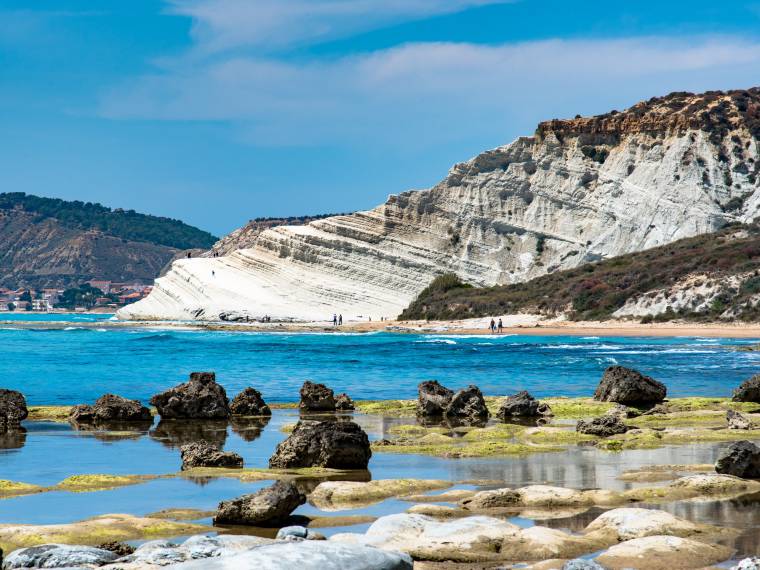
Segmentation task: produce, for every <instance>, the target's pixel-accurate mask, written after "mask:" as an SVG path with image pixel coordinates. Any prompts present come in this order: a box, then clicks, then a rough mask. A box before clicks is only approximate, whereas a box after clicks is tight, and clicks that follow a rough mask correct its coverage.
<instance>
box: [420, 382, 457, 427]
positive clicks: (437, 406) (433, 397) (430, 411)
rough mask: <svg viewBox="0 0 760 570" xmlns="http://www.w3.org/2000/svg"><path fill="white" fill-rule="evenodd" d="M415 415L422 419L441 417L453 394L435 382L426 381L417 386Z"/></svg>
mask: <svg viewBox="0 0 760 570" xmlns="http://www.w3.org/2000/svg"><path fill="white" fill-rule="evenodd" d="M417 394H418V395H417V415H418V416H420V417H423V418H429V417H442V416H443V414H444V412H445V411H446V408H447V407H448V405H449V403H450V402H451V398H452V397H453V396H454V392H453V391H451V390H449V389H448V388H446V387H445V386H442V385H441V384H439V383H438V381H437V380H426V381H425V382H421V383H420V384H419V386H417Z"/></svg>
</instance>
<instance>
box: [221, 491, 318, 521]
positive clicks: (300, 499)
mask: <svg viewBox="0 0 760 570" xmlns="http://www.w3.org/2000/svg"><path fill="white" fill-rule="evenodd" d="M305 502H306V497H305V496H304V495H303V494H302V493H301V492H300V491H299V490H298V488H297V487H296V486H295V485H294V484H293V483H290V482H287V481H277V482H276V483H275V484H274V485H271V486H269V487H265V488H263V489H261V490H260V491H258V492H256V493H252V494H250V495H243V496H242V497H238V498H236V499H231V500H229V501H222V502H221V503H219V506H218V507H217V511H216V516H215V517H214V524H215V525H220V524H240V525H252V526H273V525H277V524H280V523H283V522H284V521H286V520H287V518H288V517H289V516H290V514H291V513H292V512H293V511H294V510H296V509H297V508H298V507H299V506H300V505H303V504H304V503H305Z"/></svg>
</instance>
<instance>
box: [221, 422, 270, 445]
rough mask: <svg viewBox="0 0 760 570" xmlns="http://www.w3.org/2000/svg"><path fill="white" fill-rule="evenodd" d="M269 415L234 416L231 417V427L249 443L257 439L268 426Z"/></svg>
mask: <svg viewBox="0 0 760 570" xmlns="http://www.w3.org/2000/svg"><path fill="white" fill-rule="evenodd" d="M269 419H270V418H269V416H261V417H257V418H256V417H253V418H251V417H244V416H232V417H231V418H230V427H231V428H232V431H234V432H235V433H236V434H238V435H239V436H240V437H241V438H242V439H243V440H244V441H247V442H248V443H250V442H252V441H256V440H257V439H258V438H259V437H260V436H261V432H262V431H263V430H264V428H265V427H267V424H268V423H269Z"/></svg>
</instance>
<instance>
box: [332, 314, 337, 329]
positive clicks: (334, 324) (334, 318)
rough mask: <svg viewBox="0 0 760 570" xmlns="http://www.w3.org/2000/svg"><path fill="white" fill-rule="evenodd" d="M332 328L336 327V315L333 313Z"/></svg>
mask: <svg viewBox="0 0 760 570" xmlns="http://www.w3.org/2000/svg"><path fill="white" fill-rule="evenodd" d="M333 326H334V327H337V326H338V315H336V314H335V313H333Z"/></svg>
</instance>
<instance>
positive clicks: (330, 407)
mask: <svg viewBox="0 0 760 570" xmlns="http://www.w3.org/2000/svg"><path fill="white" fill-rule="evenodd" d="M298 407H299V408H300V409H301V410H302V411H304V412H334V411H335V393H334V392H333V391H332V390H331V389H330V388H328V387H327V386H325V385H324V384H315V383H314V382H310V381H308V380H307V381H306V382H304V383H303V386H301V402H300V403H299V405H298Z"/></svg>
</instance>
